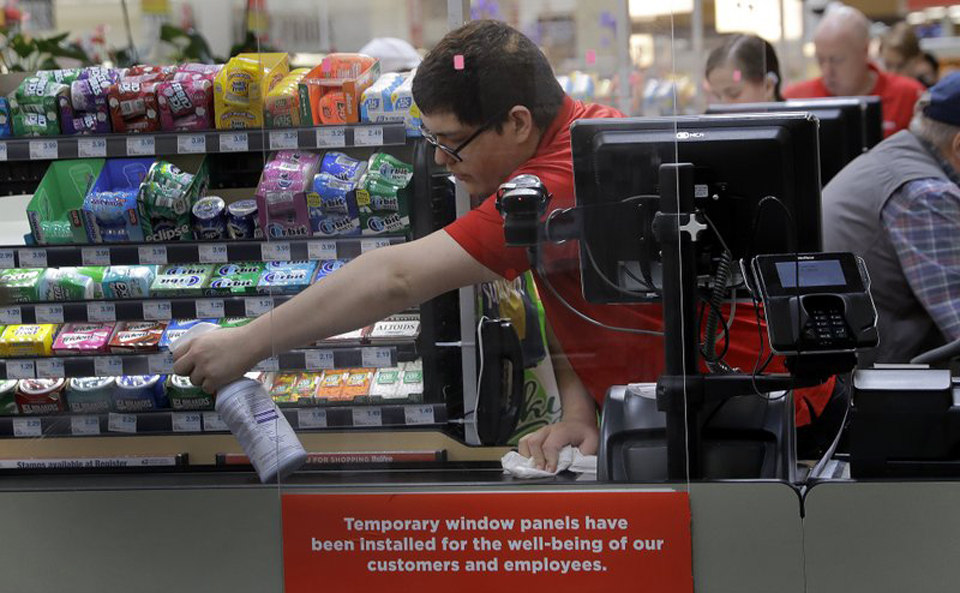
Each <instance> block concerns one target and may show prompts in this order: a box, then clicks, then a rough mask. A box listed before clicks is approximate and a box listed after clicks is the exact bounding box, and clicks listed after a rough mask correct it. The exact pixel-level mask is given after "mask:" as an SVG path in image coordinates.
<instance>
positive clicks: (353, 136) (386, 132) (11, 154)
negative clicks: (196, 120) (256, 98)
mask: <svg viewBox="0 0 960 593" xmlns="http://www.w3.org/2000/svg"><path fill="white" fill-rule="evenodd" d="M406 143H407V137H406V131H405V130H404V126H403V124H402V123H401V124H352V125H343V126H318V127H309V128H268V129H250V130H205V131H202V132H158V133H155V134H102V135H90V136H87V135H75V136H45V137H37V138H10V139H6V140H2V141H0V161H49V160H56V159H75V158H117V157H134V156H137V157H139V156H159V155H174V154H216V153H228V152H259V151H264V150H281V149H298V148H299V149H310V150H313V149H322V150H332V149H336V148H352V147H359V148H376V147H378V146H401V145H404V144H406Z"/></svg>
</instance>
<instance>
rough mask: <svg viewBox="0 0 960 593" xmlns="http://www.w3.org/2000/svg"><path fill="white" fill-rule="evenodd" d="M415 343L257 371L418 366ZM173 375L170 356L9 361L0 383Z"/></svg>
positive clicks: (326, 354) (274, 362)
mask: <svg viewBox="0 0 960 593" xmlns="http://www.w3.org/2000/svg"><path fill="white" fill-rule="evenodd" d="M416 357H417V347H416V342H415V341H414V340H410V341H406V342H401V341H397V342H392V343H390V344H388V345H371V346H324V347H318V348H308V349H303V350H294V351H292V352H285V353H283V354H279V355H277V356H274V357H271V358H268V359H266V360H264V361H261V362H260V364H258V365H257V366H256V367H255V368H254V370H257V371H320V370H324V369H349V368H359V367H366V368H378V367H393V366H396V365H397V363H398V362H403V361H410V360H414V359H415V358H416ZM171 372H173V356H172V355H171V354H170V353H169V352H151V353H143V354H98V355H93V356H70V355H65V356H51V357H36V356H34V357H23V358H6V359H3V360H2V361H0V379H30V378H34V377H38V378H51V377H119V376H123V375H165V374H169V373H171Z"/></svg>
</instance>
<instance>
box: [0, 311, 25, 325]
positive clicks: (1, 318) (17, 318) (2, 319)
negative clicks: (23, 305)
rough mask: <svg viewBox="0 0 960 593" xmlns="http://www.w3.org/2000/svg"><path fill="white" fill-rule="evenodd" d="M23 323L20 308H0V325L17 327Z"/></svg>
mask: <svg viewBox="0 0 960 593" xmlns="http://www.w3.org/2000/svg"><path fill="white" fill-rule="evenodd" d="M21 323H23V313H22V312H21V311H20V307H0V324H2V325H19V324H21Z"/></svg>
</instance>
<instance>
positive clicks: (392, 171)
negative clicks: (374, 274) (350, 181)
mask: <svg viewBox="0 0 960 593" xmlns="http://www.w3.org/2000/svg"><path fill="white" fill-rule="evenodd" d="M411 179H413V167H412V166H411V165H408V164H407V163H404V162H403V161H401V160H399V159H397V158H394V157H393V156H390V155H389V154H386V153H382V152H378V153H374V154H373V155H371V156H370V159H369V160H368V161H367V172H366V173H365V174H364V175H363V177H361V178H360V181H359V182H358V184H357V190H356V199H357V207H358V208H359V210H360V234H362V235H382V234H387V233H390V234H400V233H406V232H408V231H409V230H410V207H409V203H408V202H409V200H408V199H407V191H406V188H407V186H408V185H409V184H410V180H411Z"/></svg>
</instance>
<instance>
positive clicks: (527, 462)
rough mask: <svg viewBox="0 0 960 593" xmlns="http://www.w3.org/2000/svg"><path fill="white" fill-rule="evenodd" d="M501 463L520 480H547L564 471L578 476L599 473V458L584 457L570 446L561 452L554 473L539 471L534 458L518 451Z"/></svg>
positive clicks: (510, 454)
mask: <svg viewBox="0 0 960 593" xmlns="http://www.w3.org/2000/svg"><path fill="white" fill-rule="evenodd" d="M500 463H501V464H502V465H503V471H504V472H506V473H508V474H510V475H512V476H516V477H518V478H547V477H550V476H553V475H556V474H557V473H558V472H562V471H563V470H567V471H571V472H574V473H578V474H584V473H589V474H595V473H597V456H596V455H584V454H583V453H581V452H580V449H578V448H576V447H573V446H570V445H567V446H566V447H564V448H563V449H561V450H560V457H559V459H558V460H557V469H556V470H555V471H552V472H548V471H546V470H542V469H537V468H536V467H535V466H534V465H533V463H534V462H533V458H532V457H524V456H523V455H521V454H519V453H517V452H516V451H510V452H509V453H507V454H506V455H504V456H503V457H501V458H500Z"/></svg>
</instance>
